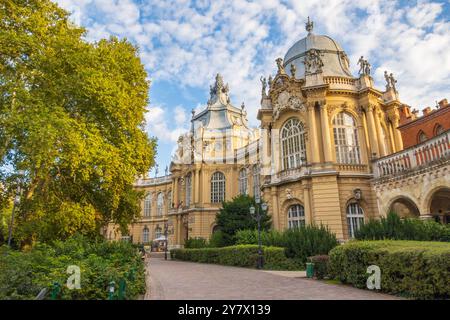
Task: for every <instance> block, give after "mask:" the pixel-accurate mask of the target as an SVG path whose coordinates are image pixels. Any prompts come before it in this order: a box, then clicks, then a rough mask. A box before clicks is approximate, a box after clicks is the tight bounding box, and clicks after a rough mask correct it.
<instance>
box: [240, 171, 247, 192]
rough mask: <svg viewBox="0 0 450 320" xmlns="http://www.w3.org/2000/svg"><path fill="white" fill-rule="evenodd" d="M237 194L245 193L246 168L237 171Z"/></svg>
mask: <svg viewBox="0 0 450 320" xmlns="http://www.w3.org/2000/svg"><path fill="white" fill-rule="evenodd" d="M239 194H247V169H246V168H242V169H241V170H240V171H239Z"/></svg>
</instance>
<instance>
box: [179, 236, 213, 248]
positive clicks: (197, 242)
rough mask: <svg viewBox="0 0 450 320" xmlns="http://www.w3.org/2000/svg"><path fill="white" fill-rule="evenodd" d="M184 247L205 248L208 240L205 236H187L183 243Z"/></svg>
mask: <svg viewBox="0 0 450 320" xmlns="http://www.w3.org/2000/svg"><path fill="white" fill-rule="evenodd" d="M184 247H185V248H189V249H192V248H206V247H208V242H207V241H206V239H205V238H189V239H187V240H186V242H185V244H184Z"/></svg>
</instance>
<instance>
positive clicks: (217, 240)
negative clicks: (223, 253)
mask: <svg viewBox="0 0 450 320" xmlns="http://www.w3.org/2000/svg"><path fill="white" fill-rule="evenodd" d="M227 238H228V237H227V235H225V234H224V233H223V232H222V231H220V230H218V231H216V232H214V233H213V234H212V235H211V238H210V239H209V244H208V246H209V247H211V248H220V247H226V246H227V245H228V242H229V241H228V239H227Z"/></svg>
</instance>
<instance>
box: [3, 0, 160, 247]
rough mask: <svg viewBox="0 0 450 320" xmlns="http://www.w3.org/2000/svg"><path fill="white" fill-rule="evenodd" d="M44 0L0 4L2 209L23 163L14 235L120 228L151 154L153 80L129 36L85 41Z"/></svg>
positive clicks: (134, 209) (133, 209) (131, 213)
mask: <svg viewBox="0 0 450 320" xmlns="http://www.w3.org/2000/svg"><path fill="white" fill-rule="evenodd" d="M68 17H69V15H68V13H67V12H66V11H64V10H62V9H60V8H59V7H58V6H57V5H56V4H54V3H52V2H51V1H49V0H14V1H13V0H5V1H2V2H1V3H0V48H1V50H0V186H1V185H3V186H4V188H1V190H3V191H0V193H1V195H0V209H1V208H2V206H3V207H4V206H5V205H6V203H7V201H8V199H11V196H12V193H13V192H12V190H14V189H15V185H14V181H15V180H16V176H15V172H17V170H24V171H25V177H24V180H23V182H22V187H23V188H22V189H23V196H22V202H21V205H20V207H19V208H18V213H17V224H18V229H19V230H17V233H16V236H18V237H19V238H20V239H27V240H30V239H31V238H38V239H42V238H46V239H47V238H65V237H68V236H70V235H71V234H73V233H76V232H81V233H84V234H94V233H98V232H99V230H100V228H101V227H102V226H104V225H105V224H106V223H108V222H110V221H113V222H117V223H119V224H120V225H121V227H122V228H125V227H126V225H127V224H128V223H130V222H131V221H133V220H134V219H135V218H136V217H137V216H138V215H139V211H140V210H139V205H138V203H139V201H138V200H139V199H140V197H141V194H140V193H139V192H137V191H135V190H133V188H132V184H133V182H134V180H135V178H136V177H137V176H139V175H141V174H143V173H145V172H147V171H148V170H149V168H150V167H151V166H152V165H153V163H154V160H153V159H154V154H155V146H156V141H155V139H153V138H149V137H148V136H147V134H146V133H145V132H144V124H145V123H144V115H145V112H146V106H147V104H148V89H149V82H148V81H147V74H146V72H145V69H144V66H143V65H142V63H141V61H140V59H139V57H138V49H137V48H136V47H134V46H133V45H132V44H130V43H129V42H128V41H127V40H119V39H117V38H114V37H112V38H110V39H108V40H101V41H99V42H95V43H89V42H87V41H86V40H84V35H85V30H84V29H82V28H79V27H76V26H73V25H72V24H71V23H70V22H69V21H68Z"/></svg>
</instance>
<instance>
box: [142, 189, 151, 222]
mask: <svg viewBox="0 0 450 320" xmlns="http://www.w3.org/2000/svg"><path fill="white" fill-rule="evenodd" d="M151 211H152V194H151V193H147V194H146V196H145V198H144V217H150V214H151Z"/></svg>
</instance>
